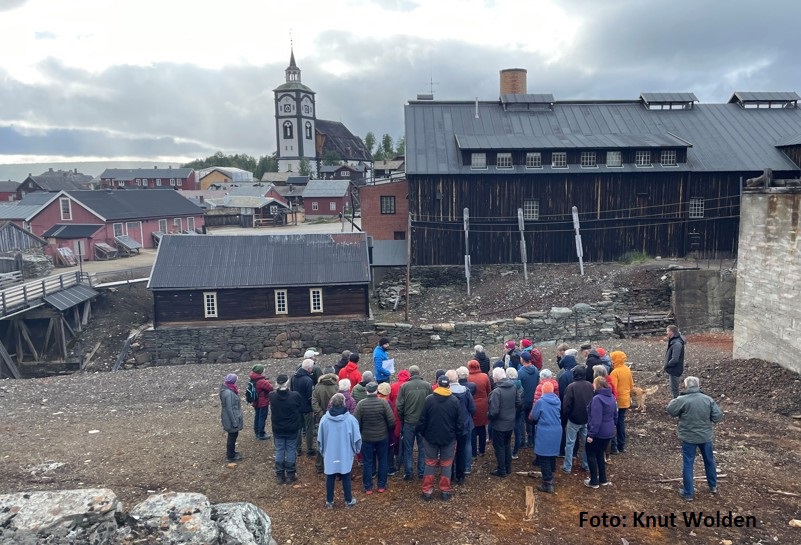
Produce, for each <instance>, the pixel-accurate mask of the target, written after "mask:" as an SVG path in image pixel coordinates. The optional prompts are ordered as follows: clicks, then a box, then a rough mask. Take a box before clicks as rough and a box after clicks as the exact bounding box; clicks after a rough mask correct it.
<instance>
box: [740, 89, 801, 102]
mask: <svg viewBox="0 0 801 545" xmlns="http://www.w3.org/2000/svg"><path fill="white" fill-rule="evenodd" d="M796 100H801V97H800V96H798V93H796V92H794V91H789V92H771V91H735V92H734V94H733V95H732V97H731V98H730V99H729V103H732V102H784V101H786V102H793V101H796Z"/></svg>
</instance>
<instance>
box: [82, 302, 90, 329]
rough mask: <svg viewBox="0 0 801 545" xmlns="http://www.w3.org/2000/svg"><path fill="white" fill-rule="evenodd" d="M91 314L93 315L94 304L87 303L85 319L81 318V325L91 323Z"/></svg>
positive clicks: (84, 308) (84, 306)
mask: <svg viewBox="0 0 801 545" xmlns="http://www.w3.org/2000/svg"><path fill="white" fill-rule="evenodd" d="M91 313H92V302H91V301H86V302H85V303H84V304H83V318H81V323H82V324H83V325H86V324H88V323H89V316H91Z"/></svg>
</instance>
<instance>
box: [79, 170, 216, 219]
mask: <svg viewBox="0 0 801 545" xmlns="http://www.w3.org/2000/svg"><path fill="white" fill-rule="evenodd" d="M173 170H176V169H173ZM67 195H69V196H70V197H71V198H72V199H74V200H75V201H77V202H78V203H80V204H82V205H84V206H85V207H87V208H89V209H90V210H91V211H93V212H94V213H96V214H98V215H99V216H100V218H101V219H104V220H107V221H108V220H128V219H142V218H164V217H168V216H169V217H174V216H199V215H201V214H203V210H202V209H201V208H199V207H198V206H196V205H194V204H193V203H191V202H190V201H189V200H188V199H186V198H185V197H183V196H182V195H181V194H180V193H179V192H178V191H175V190H173V189H169V188H166V189H134V190H125V189H106V190H100V191H67Z"/></svg>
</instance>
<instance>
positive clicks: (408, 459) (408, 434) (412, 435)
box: [403, 422, 425, 476]
mask: <svg viewBox="0 0 801 545" xmlns="http://www.w3.org/2000/svg"><path fill="white" fill-rule="evenodd" d="M415 439H416V440H417V475H418V476H420V475H422V474H423V472H424V467H425V455H424V454H423V436H422V434H420V432H418V431H417V426H413V425H412V424H407V423H405V422H404V423H403V472H404V474H405V475H411V474H412V463H413V461H414V441H415Z"/></svg>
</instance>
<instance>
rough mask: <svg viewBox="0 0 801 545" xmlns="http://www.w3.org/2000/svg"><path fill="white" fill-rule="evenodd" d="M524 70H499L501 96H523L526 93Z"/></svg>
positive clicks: (525, 71)
mask: <svg viewBox="0 0 801 545" xmlns="http://www.w3.org/2000/svg"><path fill="white" fill-rule="evenodd" d="M527 72H528V71H527V70H526V69H525V68H506V69H504V70H501V94H502V95H525V94H526V93H528V90H527V87H528V86H527V84H526V73H527Z"/></svg>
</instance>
